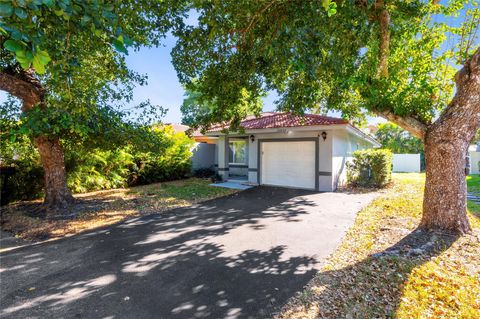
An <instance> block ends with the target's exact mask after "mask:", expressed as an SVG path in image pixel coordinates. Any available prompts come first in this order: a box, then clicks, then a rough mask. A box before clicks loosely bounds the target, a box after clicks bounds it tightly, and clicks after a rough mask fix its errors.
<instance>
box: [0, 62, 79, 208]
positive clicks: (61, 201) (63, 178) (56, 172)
mask: <svg viewBox="0 0 480 319" xmlns="http://www.w3.org/2000/svg"><path fill="white" fill-rule="evenodd" d="M0 89H1V90H4V91H6V92H8V93H10V94H12V95H13V96H16V97H17V98H19V99H20V100H22V102H23V105H22V111H23V112H28V111H30V110H31V109H33V108H34V107H41V108H45V105H44V96H45V90H44V88H43V87H42V86H41V84H40V82H39V81H38V79H37V78H36V77H35V74H34V73H33V71H31V70H27V71H23V70H22V71H19V70H14V69H12V70H4V71H2V72H0ZM33 140H34V144H35V146H36V147H37V149H38V152H39V153H40V159H41V161H42V166H43V169H44V173H45V199H44V205H45V207H46V209H47V215H50V216H53V215H63V214H65V213H66V212H67V208H68V207H69V205H70V204H71V203H73V201H74V198H73V196H72V193H71V192H70V190H69V189H68V187H67V174H66V170H65V160H64V155H63V148H62V145H61V143H60V140H59V139H58V138H52V137H48V136H44V135H41V136H38V137H34V139H33Z"/></svg>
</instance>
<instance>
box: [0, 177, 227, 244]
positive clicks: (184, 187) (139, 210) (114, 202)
mask: <svg viewBox="0 0 480 319" xmlns="http://www.w3.org/2000/svg"><path fill="white" fill-rule="evenodd" d="M210 183H211V182H210V180H208V179H199V178H190V179H185V180H179V181H173V182H166V183H157V184H151V185H145V186H138V187H132V188H122V189H113V190H106V191H98V192H90V193H84V194H78V195H75V198H76V199H77V201H76V204H75V205H74V207H73V208H72V209H73V210H74V211H75V212H76V217H75V218H73V219H70V220H47V219H45V218H44V217H42V216H41V213H40V216H39V208H40V206H41V202H40V201H32V202H19V203H15V204H11V205H9V206H7V207H6V208H3V209H2V219H1V226H2V229H3V230H7V231H10V232H13V233H14V234H16V236H17V237H20V238H23V239H28V240H43V239H49V238H58V237H63V236H65V235H71V234H75V233H79V232H81V231H85V230H88V229H93V228H96V227H101V226H105V225H110V224H113V223H116V222H119V221H122V220H124V219H126V218H131V217H136V216H141V215H148V214H154V213H161V212H162V211H165V210H168V209H172V208H176V207H184V206H189V205H192V204H194V203H198V202H201V201H204V200H208V199H212V198H216V197H220V196H225V195H229V194H232V193H234V192H236V191H234V190H231V189H226V188H221V187H213V186H209V184H210Z"/></svg>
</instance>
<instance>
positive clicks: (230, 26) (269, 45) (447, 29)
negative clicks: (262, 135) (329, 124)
mask: <svg viewBox="0 0 480 319" xmlns="http://www.w3.org/2000/svg"><path fill="white" fill-rule="evenodd" d="M335 3H336V6H337V7H336V8H335V15H334V16H333V17H329V15H331V13H333V11H329V10H325V7H324V4H325V1H294V2H291V1H266V2H265V1H242V2H238V1H235V0H225V1H221V2H220V3H216V4H215V5H212V4H211V1H208V0H204V1H202V0H199V1H194V2H193V4H194V6H195V8H196V10H197V11H198V12H199V20H198V25H195V26H191V25H186V26H184V28H182V29H181V30H178V31H176V32H175V34H176V35H177V36H178V37H179V42H178V44H177V46H176V47H175V49H174V51H173V61H174V65H175V68H176V70H177V73H178V75H179V78H180V81H181V82H182V83H183V84H184V85H185V87H186V88H187V89H189V90H192V91H197V92H200V93H201V94H202V98H203V99H204V100H205V101H208V103H210V104H211V105H212V107H210V106H209V109H210V113H211V114H213V116H211V117H209V120H210V121H211V122H223V121H226V122H230V121H232V123H233V124H235V123H236V122H237V120H238V118H239V117H241V116H242V112H241V111H238V110H237V109H238V105H239V104H240V101H241V100H242V99H243V98H244V97H243V96H242V93H241V92H242V91H243V90H245V91H246V92H249V96H248V102H249V104H254V101H255V100H256V99H257V98H258V97H260V96H261V95H262V94H264V92H268V91H276V92H277V93H278V95H279V96H280V98H279V100H278V101H277V106H278V108H279V109H280V110H287V111H293V112H296V113H302V112H305V111H306V110H309V109H317V110H321V111H322V112H321V113H323V112H324V111H328V110H337V111H341V112H342V114H343V116H344V117H345V118H362V116H363V115H364V114H365V113H367V114H371V113H375V112H377V113H379V112H390V113H393V114H395V115H398V116H401V117H413V118H415V119H417V120H419V121H420V122H423V123H425V124H430V123H431V121H432V120H433V119H434V118H435V117H436V116H437V115H438V113H439V112H440V111H441V110H443V108H444V107H445V106H446V105H447V101H449V99H450V98H451V97H452V94H453V86H454V84H453V73H454V71H455V68H454V65H455V63H462V62H463V61H465V58H466V57H468V52H471V50H473V49H475V45H473V44H474V43H476V42H475V41H476V38H475V36H474V35H472V34H474V30H475V28H474V27H472V25H474V24H475V21H476V22H477V24H478V15H479V14H480V10H479V9H478V2H477V1H451V2H449V3H448V4H443V3H442V5H433V4H432V3H431V2H430V1H400V0H398V1H388V2H385V3H386V5H387V6H388V11H389V12H390V15H391V22H390V24H389V28H390V39H391V40H390V46H389V56H388V65H389V76H388V77H386V78H381V77H379V76H378V74H377V66H378V60H379V59H378V54H379V42H380V41H379V37H380V36H379V34H380V30H379V29H380V28H379V24H378V21H377V19H376V18H375V17H377V16H378V14H379V12H377V10H378V9H377V8H376V6H373V5H372V3H373V2H372V1H367V2H365V1H355V2H354V1H340V2H338V1H336V2H335ZM331 4H333V2H331ZM329 6H330V4H329ZM332 9H333V7H332ZM458 15H461V18H462V19H461V20H463V21H457V20H460V19H456V17H457V16H458ZM466 43H469V44H470V45H469V46H468V45H467V46H466V45H465V44H466ZM466 51H468V52H466ZM452 62H453V63H452ZM202 124H203V123H202Z"/></svg>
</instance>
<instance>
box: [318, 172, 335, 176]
mask: <svg viewBox="0 0 480 319" xmlns="http://www.w3.org/2000/svg"><path fill="white" fill-rule="evenodd" d="M318 176H332V172H318Z"/></svg>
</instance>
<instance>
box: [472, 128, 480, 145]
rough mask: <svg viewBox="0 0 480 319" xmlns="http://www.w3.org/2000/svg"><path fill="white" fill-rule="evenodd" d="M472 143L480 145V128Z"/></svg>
mask: <svg viewBox="0 0 480 319" xmlns="http://www.w3.org/2000/svg"><path fill="white" fill-rule="evenodd" d="M473 143H480V128H479V129H478V130H477V133H476V134H475V137H474V138H473Z"/></svg>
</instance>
